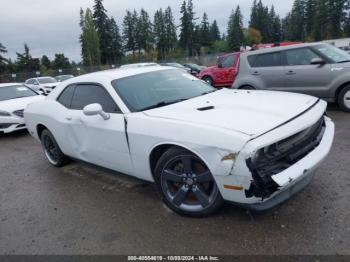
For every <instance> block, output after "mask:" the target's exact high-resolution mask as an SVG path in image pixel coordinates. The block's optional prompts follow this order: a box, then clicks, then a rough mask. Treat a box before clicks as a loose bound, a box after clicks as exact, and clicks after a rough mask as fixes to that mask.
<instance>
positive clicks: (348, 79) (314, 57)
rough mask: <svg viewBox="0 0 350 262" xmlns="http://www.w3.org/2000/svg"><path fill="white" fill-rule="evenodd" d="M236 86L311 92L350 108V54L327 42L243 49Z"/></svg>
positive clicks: (234, 84)
mask: <svg viewBox="0 0 350 262" xmlns="http://www.w3.org/2000/svg"><path fill="white" fill-rule="evenodd" d="M232 88H234V89H264V90H279V91H289V92H297V93H303V94H309V95H313V96H316V97H319V98H322V99H324V100H326V101H328V102H336V103H338V104H339V106H340V107H341V108H342V109H343V110H344V111H347V112H350V54H348V53H346V52H344V51H342V50H340V49H338V48H336V47H334V46H332V45H329V44H325V43H312V44H299V45H293V46H287V47H275V48H269V49H262V50H257V51H252V52H246V53H242V54H241V56H240V64H239V73H238V76H237V78H236V80H235V82H234V83H233V85H232Z"/></svg>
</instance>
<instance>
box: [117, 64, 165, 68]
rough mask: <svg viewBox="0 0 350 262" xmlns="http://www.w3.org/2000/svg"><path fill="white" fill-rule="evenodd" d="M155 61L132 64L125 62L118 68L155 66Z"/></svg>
mask: <svg viewBox="0 0 350 262" xmlns="http://www.w3.org/2000/svg"><path fill="white" fill-rule="evenodd" d="M156 65H158V64H157V63H134V64H125V65H122V66H121V67H120V68H137V67H146V66H156Z"/></svg>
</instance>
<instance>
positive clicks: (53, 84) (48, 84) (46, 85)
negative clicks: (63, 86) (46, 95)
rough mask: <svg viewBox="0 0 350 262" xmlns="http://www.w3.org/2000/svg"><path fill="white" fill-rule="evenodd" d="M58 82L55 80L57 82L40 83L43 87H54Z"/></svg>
mask: <svg viewBox="0 0 350 262" xmlns="http://www.w3.org/2000/svg"><path fill="white" fill-rule="evenodd" d="M59 84H60V83H59V82H57V83H47V84H42V86H43V87H51V88H53V87H56V86H57V85H59Z"/></svg>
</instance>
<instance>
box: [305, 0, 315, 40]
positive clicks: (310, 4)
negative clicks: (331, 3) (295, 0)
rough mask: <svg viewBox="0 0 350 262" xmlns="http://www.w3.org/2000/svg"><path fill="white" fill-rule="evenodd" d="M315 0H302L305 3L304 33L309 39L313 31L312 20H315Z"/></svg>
mask: <svg viewBox="0 0 350 262" xmlns="http://www.w3.org/2000/svg"><path fill="white" fill-rule="evenodd" d="M316 1H317V0H304V4H305V21H304V22H305V34H306V38H307V39H309V40H311V39H312V38H313V37H312V33H313V27H314V26H315V25H314V20H315V17H314V16H315V11H316V10H315V5H316Z"/></svg>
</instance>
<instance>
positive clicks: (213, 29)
mask: <svg viewBox="0 0 350 262" xmlns="http://www.w3.org/2000/svg"><path fill="white" fill-rule="evenodd" d="M209 31H210V39H211V41H212V42H215V41H220V40H221V37H220V30H219V27H218V24H217V22H216V20H214V21H213V23H212V24H211V25H210V30H209Z"/></svg>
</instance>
